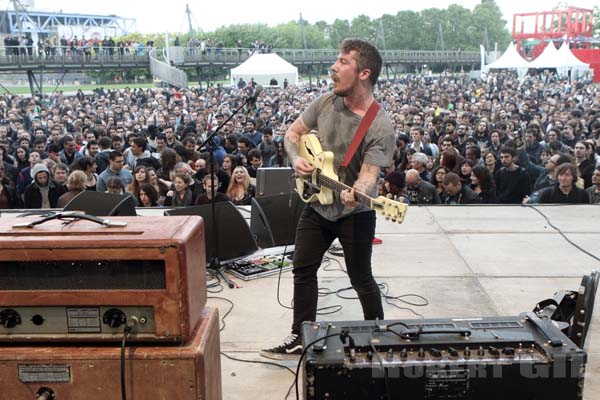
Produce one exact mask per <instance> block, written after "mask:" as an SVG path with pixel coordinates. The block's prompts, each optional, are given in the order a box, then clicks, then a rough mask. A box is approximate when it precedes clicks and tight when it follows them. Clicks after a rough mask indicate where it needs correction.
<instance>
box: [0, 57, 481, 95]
mask: <svg viewBox="0 0 600 400" xmlns="http://www.w3.org/2000/svg"><path fill="white" fill-rule="evenodd" d="M166 52H167V49H151V50H150V51H148V49H147V48H139V47H138V48H134V49H126V50H123V49H118V48H113V49H108V48H103V49H98V51H97V52H95V51H94V49H90V51H89V52H88V53H87V54H86V53H85V52H84V51H83V50H82V49H70V48H60V47H56V48H51V49H47V50H46V51H43V52H42V54H40V53H39V52H38V49H37V48H26V47H13V48H11V47H0V73H1V72H12V73H15V72H16V73H18V72H23V73H27V74H28V76H29V81H30V85H31V87H32V93H33V84H34V83H36V84H37V82H36V78H35V75H36V74H43V73H48V72H57V73H67V72H74V71H98V70H121V71H122V70H128V69H149V68H150V67H151V64H152V62H153V61H156V60H155V59H154V60H153V58H154V57H153V54H162V53H165V54H166ZM271 52H272V53H276V54H278V55H279V56H281V57H282V58H284V59H285V60H287V61H288V62H289V63H291V64H294V65H295V66H306V67H307V70H308V73H309V75H313V76H315V77H319V76H322V75H323V74H325V73H327V71H328V69H329V67H330V66H331V64H332V63H333V62H334V61H335V59H336V57H337V55H338V52H339V51H338V50H336V49H308V50H303V49H273V50H271ZM169 53H170V55H171V57H169V59H171V60H173V61H174V65H175V66H176V67H177V68H178V69H196V71H197V72H198V76H202V75H203V71H206V70H212V69H214V68H233V67H236V66H238V65H239V64H241V63H242V62H244V61H245V60H247V59H248V58H249V57H250V55H251V54H249V53H248V51H247V49H238V48H222V49H218V48H210V49H208V48H207V49H205V50H204V51H201V50H200V49H199V48H184V47H170V48H169ZM381 53H382V57H383V60H384V70H383V71H382V75H383V74H385V75H387V77H388V79H389V78H391V76H393V77H396V75H397V74H398V73H399V72H400V68H401V66H402V67H409V68H411V67H412V68H414V67H415V66H417V65H423V64H427V65H429V66H436V65H445V66H448V67H451V68H453V67H458V66H468V67H469V68H472V67H473V66H474V65H477V64H478V63H479V60H480V54H479V52H473V51H451V50H450V51H448V50H447V51H427V50H384V51H382V52H381ZM156 58H158V57H156Z"/></svg>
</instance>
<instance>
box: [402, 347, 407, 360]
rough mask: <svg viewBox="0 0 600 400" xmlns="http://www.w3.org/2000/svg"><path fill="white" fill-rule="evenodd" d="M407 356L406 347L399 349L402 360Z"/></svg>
mask: <svg viewBox="0 0 600 400" xmlns="http://www.w3.org/2000/svg"><path fill="white" fill-rule="evenodd" d="M407 357H408V352H407V351H406V349H402V350H400V358H401V359H403V360H406V358H407Z"/></svg>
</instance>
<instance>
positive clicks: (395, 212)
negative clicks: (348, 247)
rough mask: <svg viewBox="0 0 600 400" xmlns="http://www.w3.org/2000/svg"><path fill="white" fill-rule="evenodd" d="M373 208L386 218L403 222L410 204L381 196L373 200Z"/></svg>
mask: <svg viewBox="0 0 600 400" xmlns="http://www.w3.org/2000/svg"><path fill="white" fill-rule="evenodd" d="M372 208H373V209H374V210H375V211H377V212H378V213H379V214H381V215H383V216H384V217H385V219H389V220H392V222H397V223H399V224H401V223H402V221H404V216H405V215H406V211H407V210H408V204H406V203H402V202H399V201H396V200H392V199H388V198H387V197H384V196H379V197H377V198H376V199H374V200H373V201H372Z"/></svg>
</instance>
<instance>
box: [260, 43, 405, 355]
mask: <svg viewBox="0 0 600 400" xmlns="http://www.w3.org/2000/svg"><path fill="white" fill-rule="evenodd" d="M381 66H382V59H381V55H380V54H379V51H378V50H377V49H376V48H375V47H374V46H373V45H371V44H370V43H368V42H366V41H363V40H359V39H346V40H344V41H343V43H342V44H341V48H340V53H339V55H338V57H337V60H336V62H335V64H333V66H332V67H331V79H332V81H333V92H330V93H327V94H324V95H322V96H320V97H319V98H318V99H316V100H315V101H314V102H313V103H311V104H310V105H309V107H308V108H307V109H306V110H305V111H304V112H303V113H302V115H301V116H300V118H298V119H296V121H295V122H294V123H293V124H292V125H291V126H290V128H289V129H288V131H287V133H286V135H285V149H286V151H287V154H288V157H289V158H290V160H291V162H292V165H293V167H294V170H295V171H296V173H297V174H300V175H310V174H311V173H312V172H313V168H314V167H313V166H312V165H311V164H310V163H309V162H308V161H307V160H306V159H304V158H302V157H300V154H299V147H298V146H299V143H300V141H301V137H302V136H303V135H306V134H308V133H309V132H310V131H311V130H313V129H315V130H317V131H318V134H317V136H318V138H319V140H320V142H321V145H322V147H323V149H324V150H325V151H331V152H333V154H334V157H335V158H334V169H335V170H336V171H337V174H338V176H339V180H340V181H341V182H343V183H345V184H346V185H348V186H350V187H351V188H352V190H343V191H341V192H340V193H339V195H338V194H335V195H334V200H333V203H332V204H330V205H322V204H319V203H311V204H310V205H309V206H307V207H305V210H304V213H303V214H302V216H301V218H300V220H299V222H298V228H297V231H296V242H295V252H294V269H293V273H294V321H293V324H292V332H291V335H290V336H288V337H287V338H286V339H285V340H284V342H283V344H281V345H279V346H276V347H273V348H271V349H266V350H263V351H261V355H262V356H264V357H269V358H275V359H284V358H290V357H293V356H296V357H297V356H299V355H300V354H301V352H302V338H301V337H300V332H301V323H302V322H303V321H315V319H316V313H317V299H318V284H317V270H318V269H319V266H320V265H321V262H322V259H323V255H324V254H325V252H326V251H327V249H328V248H329V247H330V246H331V243H332V242H333V240H334V239H336V238H339V241H340V243H341V245H342V247H343V249H344V258H345V261H346V267H347V270H348V275H349V277H350V282H351V284H352V287H353V288H354V289H355V290H356V292H357V293H358V297H359V299H360V303H361V305H362V309H363V314H364V318H365V319H377V318H379V319H383V307H382V303H381V295H380V292H379V288H378V286H377V283H376V282H375V279H374V278H373V274H372V272H371V252H372V247H373V238H374V235H375V212H374V211H373V210H371V209H369V208H368V207H366V206H365V205H363V204H360V203H358V202H357V201H356V198H355V193H354V192H355V191H357V192H361V193H364V194H369V195H373V196H376V195H377V181H378V178H379V172H380V168H386V167H388V166H390V165H391V164H392V157H393V152H394V148H395V136H394V129H393V127H392V122H391V120H390V119H389V117H388V116H387V114H386V113H385V111H384V110H383V109H382V108H379V109H378V111H376V114H375V118H374V120H373V121H372V123H371V125H370V127H369V128H368V130H367V132H366V135H365V136H364V139H363V140H362V142H361V143H360V145H359V146H358V149H357V150H356V152H355V153H354V156H353V157H352V159H351V161H350V162H349V164H348V165H347V167H342V168H340V165H341V164H342V161H343V160H344V157H345V155H346V152H347V150H348V148H349V146H350V143H351V142H352V139H353V137H354V135H355V133H356V132H357V129H358V126H359V125H360V123H361V120H362V118H363V117H364V116H365V114H367V111H368V110H369V107H371V105H372V104H373V103H374V102H375V99H374V97H373V87H374V85H375V84H376V82H377V78H378V77H379V73H380V72H381ZM376 106H378V104H376Z"/></svg>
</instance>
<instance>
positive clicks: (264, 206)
mask: <svg viewBox="0 0 600 400" xmlns="http://www.w3.org/2000/svg"><path fill="white" fill-rule="evenodd" d="M251 204H252V209H251V214H250V215H251V217H250V231H251V232H252V234H253V235H254V237H255V238H256V244H258V246H259V247H261V248H263V249H264V248H268V247H277V246H285V245H287V244H293V243H294V242H295V239H296V227H297V226H298V220H299V219H300V215H302V212H303V211H304V207H305V206H306V203H304V202H302V201H301V200H300V196H298V194H297V193H289V194H278V195H272V196H263V197H256V198H253V199H252V203H251Z"/></svg>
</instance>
